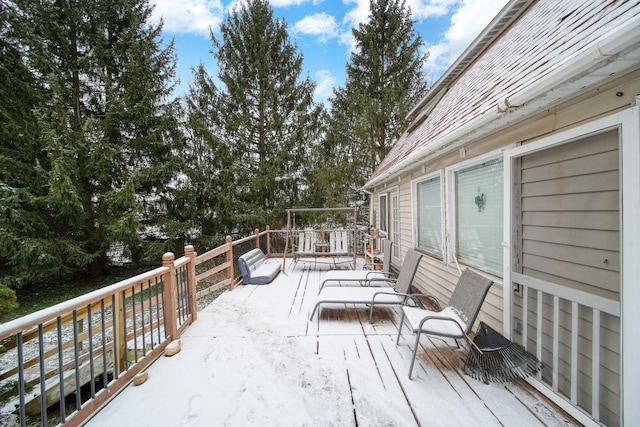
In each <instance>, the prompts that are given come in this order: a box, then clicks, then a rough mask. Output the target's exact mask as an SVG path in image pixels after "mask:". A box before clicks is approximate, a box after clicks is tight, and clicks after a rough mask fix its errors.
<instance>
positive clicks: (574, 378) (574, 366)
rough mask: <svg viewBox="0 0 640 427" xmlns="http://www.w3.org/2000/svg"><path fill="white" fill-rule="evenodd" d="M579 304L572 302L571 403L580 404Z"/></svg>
mask: <svg viewBox="0 0 640 427" xmlns="http://www.w3.org/2000/svg"><path fill="white" fill-rule="evenodd" d="M578 331H579V328H578V303H577V302H575V301H572V302H571V396H570V398H571V403H573V405H574V406H576V405H577V404H578V338H579V335H580V334H579V333H578Z"/></svg>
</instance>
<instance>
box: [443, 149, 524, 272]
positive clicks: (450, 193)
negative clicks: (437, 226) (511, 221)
mask: <svg viewBox="0 0 640 427" xmlns="http://www.w3.org/2000/svg"><path fill="white" fill-rule="evenodd" d="M514 146H515V144H510V145H508V146H505V147H502V148H500V149H498V150H494V151H490V152H488V153H484V154H482V155H480V156H477V157H473V158H471V159H468V160H464V161H462V162H459V163H456V164H455V165H451V166H448V167H446V168H445V172H444V173H445V176H446V180H447V186H446V205H447V206H448V209H447V212H446V232H447V251H446V257H444V258H446V261H445V262H446V264H447V265H449V266H452V265H453V266H455V267H456V268H457V262H456V257H455V253H456V252H457V251H458V245H457V241H458V230H457V227H456V224H457V221H456V218H457V216H458V206H457V203H456V189H457V186H456V178H455V174H456V173H457V172H460V171H462V170H465V169H469V168H471V167H474V166H477V165H479V164H482V163H485V162H488V161H493V160H503V161H504V159H503V157H504V152H505V151H506V150H508V149H511V148H513V147H514ZM503 168H504V166H503ZM503 175H504V170H503ZM503 197H504V195H503ZM503 228H504V224H503ZM502 240H503V241H502V242H501V243H502V244H503V245H504V243H505V242H504V238H503V239H502ZM503 263H504V260H503ZM503 267H504V266H503Z"/></svg>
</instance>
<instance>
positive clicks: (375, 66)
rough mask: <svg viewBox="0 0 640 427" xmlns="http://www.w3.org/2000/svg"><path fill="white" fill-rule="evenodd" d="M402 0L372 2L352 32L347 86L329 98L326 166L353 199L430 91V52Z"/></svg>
mask: <svg viewBox="0 0 640 427" xmlns="http://www.w3.org/2000/svg"><path fill="white" fill-rule="evenodd" d="M413 26H414V21H413V20H412V19H411V11H410V9H409V8H408V7H407V6H406V2H405V1H404V0H372V1H371V2H370V14H369V18H368V20H367V22H365V23H362V24H360V26H359V28H358V29H354V30H353V35H354V37H355V40H356V50H355V51H354V52H353V53H352V54H351V60H350V63H349V64H347V68H346V69H347V81H346V83H345V87H344V88H338V89H336V90H335V91H334V94H333V97H332V98H331V121H330V125H329V133H328V136H327V140H326V144H325V151H327V150H328V151H327V153H328V154H329V157H326V154H327V153H321V154H324V155H325V156H322V157H321V158H322V164H323V165H319V166H318V167H324V168H331V169H333V170H336V171H339V173H340V174H339V175H336V176H335V179H336V180H337V181H338V182H335V183H334V186H333V187H339V188H341V190H342V191H345V194H347V197H348V199H349V200H352V201H353V200H358V199H361V198H362V196H361V195H360V194H359V193H358V192H357V189H358V188H359V187H361V186H362V184H363V183H364V180H365V179H366V178H367V177H368V176H369V175H370V174H371V173H372V172H373V170H374V169H375V168H376V167H377V166H378V164H379V163H380V162H381V161H382V159H383V158H384V157H385V156H386V155H387V154H388V152H389V150H390V149H391V147H392V145H393V143H394V142H395V140H396V139H397V138H398V137H399V136H400V135H401V134H402V132H403V131H404V129H405V127H406V126H407V121H406V116H407V113H408V112H409V111H410V110H411V108H412V107H413V106H414V105H415V104H416V103H417V102H418V101H419V100H420V99H421V98H422V97H423V96H424V95H425V94H426V90H427V83H426V78H425V75H424V72H423V67H424V63H425V61H426V59H427V55H426V54H423V53H421V51H420V49H421V47H422V45H423V42H422V38H421V37H420V35H418V34H416V33H415V31H414V29H413Z"/></svg>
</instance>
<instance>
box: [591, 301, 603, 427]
mask: <svg viewBox="0 0 640 427" xmlns="http://www.w3.org/2000/svg"><path fill="white" fill-rule="evenodd" d="M600 320H601V319H600V310H597V309H595V308H594V309H593V332H592V334H593V336H592V340H593V343H592V344H591V415H593V418H594V419H595V420H599V419H600Z"/></svg>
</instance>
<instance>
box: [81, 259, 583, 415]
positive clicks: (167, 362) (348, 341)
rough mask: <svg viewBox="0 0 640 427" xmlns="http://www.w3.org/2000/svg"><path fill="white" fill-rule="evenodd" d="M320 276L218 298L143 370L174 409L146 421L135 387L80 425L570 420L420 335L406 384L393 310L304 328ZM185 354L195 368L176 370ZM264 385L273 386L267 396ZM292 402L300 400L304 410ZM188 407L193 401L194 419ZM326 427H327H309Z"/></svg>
mask: <svg viewBox="0 0 640 427" xmlns="http://www.w3.org/2000/svg"><path fill="white" fill-rule="evenodd" d="M313 267H317V268H318V269H313ZM328 268H329V266H326V265H323V266H320V267H318V266H314V265H313V262H308V261H304V260H299V261H298V263H296V264H295V266H287V269H286V271H285V273H286V274H285V273H281V274H280V275H279V276H278V277H277V279H276V281H274V282H273V283H272V284H270V285H267V286H264V285H262V286H240V287H237V288H236V289H234V290H233V291H231V292H226V293H225V294H223V295H222V296H221V297H219V299H218V300H216V301H214V302H213V303H212V304H211V305H210V306H209V307H207V308H206V309H204V310H202V311H201V312H200V313H199V315H198V320H197V321H196V322H195V324H194V325H192V326H191V327H189V328H188V329H187V330H186V331H185V333H184V334H183V336H182V337H181V340H182V341H183V345H182V348H183V349H182V352H181V353H185V354H184V355H181V354H180V353H179V354H178V355H176V356H174V357H172V358H161V359H159V360H158V361H157V362H156V363H154V364H153V365H152V366H151V367H150V368H149V372H150V377H149V381H148V383H150V384H149V385H147V384H145V385H143V386H141V387H143V388H144V387H147V389H146V390H149V389H150V388H151V387H153V389H164V390H166V393H170V396H163V399H171V401H172V405H173V407H172V408H170V410H169V409H167V410H166V411H165V410H164V408H163V407H162V405H157V404H156V406H154V409H153V413H152V414H148V413H144V410H143V409H141V408H144V403H143V401H144V399H147V400H149V399H151V398H150V397H149V396H146V397H142V396H144V395H145V394H144V393H143V394H141V393H140V391H139V390H142V389H141V388H134V387H128V388H127V389H125V390H124V391H123V392H122V394H121V395H120V396H118V397H117V398H116V399H115V400H114V402H112V403H110V404H109V405H107V407H106V408H105V409H104V410H103V411H102V412H101V413H99V414H98V415H97V416H96V417H95V418H94V419H93V420H91V421H90V422H89V424H88V425H89V426H93V427H97V426H101V425H104V426H107V425H117V424H118V420H119V419H122V420H123V421H122V423H123V424H127V425H133V424H136V422H137V421H140V422H141V424H138V425H182V424H184V422H185V420H197V419H199V420H200V421H201V423H200V424H197V423H195V424H192V425H258V424H260V425H279V424H280V423H281V420H278V418H277V417H279V416H282V413H283V411H290V412H291V413H292V414H297V415H295V416H297V417H300V419H291V420H288V425H304V424H307V425H309V424H314V425H342V426H358V427H363V426H378V425H398V426H438V425H443V426H451V425H465V426H473V425H478V426H480V425H482V426H486V425H506V426H509V425H525V426H526V425H530V426H560V425H571V423H572V422H573V421H572V420H571V419H570V418H569V417H568V416H566V415H565V414H564V413H562V412H560V411H559V410H557V409H556V408H555V407H554V406H552V405H551V404H549V403H548V402H547V401H546V400H545V399H543V398H542V397H540V396H539V395H538V394H536V393H535V392H532V391H531V390H532V389H531V388H529V387H528V385H527V386H525V388H522V387H521V385H518V384H512V383H509V384H506V385H503V384H488V385H487V384H483V383H481V382H479V381H477V380H475V379H473V378H471V377H468V376H466V375H464V374H463V373H462V367H463V358H464V355H465V354H466V352H465V350H459V349H456V347H455V346H452V345H450V344H451V343H450V342H444V341H442V340H436V339H434V340H432V339H429V338H426V337H425V338H423V339H422V340H421V348H420V351H419V355H418V358H417V361H416V366H415V369H414V379H413V380H409V379H408V377H407V373H408V368H409V363H410V359H411V352H412V345H413V335H411V334H409V333H406V334H403V335H402V337H401V340H400V345H396V343H395V339H396V336H397V323H398V321H399V311H398V310H397V309H395V308H389V307H381V308H380V309H376V310H375V316H374V321H373V323H372V324H370V323H369V319H368V317H369V310H368V309H367V308H366V307H345V305H344V304H343V305H342V306H338V307H327V308H323V309H322V310H321V311H320V312H319V313H318V315H317V316H316V318H314V320H313V321H309V320H308V318H309V315H310V313H311V311H312V310H313V307H314V305H315V302H316V300H317V295H318V289H319V286H320V283H321V281H322V277H323V275H324V272H325V271H326V270H327V269H328ZM274 354H277V357H274V356H273V355H274ZM238 355H240V356H238ZM181 357H182V359H183V360H195V362H192V366H188V367H185V366H181V365H180V366H179V364H180V359H181ZM183 363H184V362H183ZM174 365H175V366H174ZM265 382H268V383H269V384H271V383H273V390H268V389H267V388H270V387H268V386H266V385H265ZM176 384H179V386H177V387H176V386H175V385H176ZM532 393H533V394H532ZM327 399H330V400H331V399H334V400H333V401H325V400H327ZM296 401H301V402H303V404H304V405H305V408H304V410H303V411H301V410H300V408H299V404H298V406H296V404H295V403H294V402H296ZM194 402H196V403H197V402H200V406H199V407H198V408H199V410H198V411H195V412H194V411H193V407H194V405H195V403H194ZM247 406H248V407H249V408H247ZM189 408H191V409H189ZM327 411H328V412H327ZM141 412H142V413H141ZM131 413H134V414H135V416H132V415H131ZM121 414H128V415H126V416H125V415H121ZM185 414H187V415H185ZM189 414H190V415H189ZM243 414H244V415H243ZM123 417H125V418H123ZM181 417H182V418H181ZM184 417H187V418H184ZM327 418H329V419H331V422H330V423H328V422H319V423H314V422H310V420H317V419H324V420H326V419H327ZM154 422H159V423H160V424H153V423H154Z"/></svg>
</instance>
